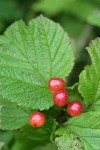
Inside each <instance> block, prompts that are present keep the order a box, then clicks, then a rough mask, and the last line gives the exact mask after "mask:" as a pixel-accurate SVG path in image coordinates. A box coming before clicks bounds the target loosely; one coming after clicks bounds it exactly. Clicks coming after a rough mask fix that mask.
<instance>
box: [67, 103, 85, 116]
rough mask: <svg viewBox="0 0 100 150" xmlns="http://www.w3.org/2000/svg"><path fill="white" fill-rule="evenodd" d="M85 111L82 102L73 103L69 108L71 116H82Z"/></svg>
mask: <svg viewBox="0 0 100 150" xmlns="http://www.w3.org/2000/svg"><path fill="white" fill-rule="evenodd" d="M83 110H84V107H83V105H82V103H81V102H79V101H73V102H71V103H70V104H69V105H68V107H67V112H68V114H69V115H71V116H80V115H81V114H82V112H83Z"/></svg>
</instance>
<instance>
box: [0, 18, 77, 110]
mask: <svg viewBox="0 0 100 150" xmlns="http://www.w3.org/2000/svg"><path fill="white" fill-rule="evenodd" d="M0 45H1V46H2V49H1V52H0V94H1V95H3V96H4V97H5V98H7V99H9V100H11V101H13V102H16V103H17V104H19V105H22V106H25V107H30V108H32V109H40V110H43V109H48V108H49V107H51V106H52V105H53V101H52V94H51V92H50V91H49V89H48V80H49V79H50V78H51V77H54V76H55V77H61V78H63V79H64V78H65V76H68V74H69V73H70V71H71V69H72V67H73V60H74V58H73V51H72V47H71V43H70V40H69V37H68V35H67V34H66V33H65V32H64V31H63V29H62V28H61V27H60V25H59V24H57V23H54V22H52V21H50V20H49V19H47V18H45V17H43V16H40V17H38V18H36V19H34V20H31V21H30V22H29V24H28V26H26V25H25V24H24V22H22V21H19V22H16V23H14V24H12V25H11V26H10V27H9V28H8V29H7V31H6V32H5V33H4V35H3V36H1V37H0Z"/></svg>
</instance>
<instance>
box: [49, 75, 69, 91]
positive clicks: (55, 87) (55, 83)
mask: <svg viewBox="0 0 100 150" xmlns="http://www.w3.org/2000/svg"><path fill="white" fill-rule="evenodd" d="M65 86H66V84H65V81H64V80H63V79H61V78H51V79H50V80H49V83H48V87H49V89H50V91H51V92H53V93H55V92H57V91H60V90H64V89H65Z"/></svg>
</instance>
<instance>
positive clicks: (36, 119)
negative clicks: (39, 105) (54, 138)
mask: <svg viewBox="0 0 100 150" xmlns="http://www.w3.org/2000/svg"><path fill="white" fill-rule="evenodd" d="M45 121H46V118H45V115H44V114H43V113H41V112H34V113H33V114H32V115H31V117H30V124H31V125H32V126H33V127H35V128H39V127H41V126H43V124H44V123H45Z"/></svg>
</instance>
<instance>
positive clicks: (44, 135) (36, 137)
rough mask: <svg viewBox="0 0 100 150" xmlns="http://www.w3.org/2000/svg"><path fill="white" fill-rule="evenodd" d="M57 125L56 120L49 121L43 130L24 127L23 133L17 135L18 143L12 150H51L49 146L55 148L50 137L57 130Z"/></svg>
mask: <svg viewBox="0 0 100 150" xmlns="http://www.w3.org/2000/svg"><path fill="white" fill-rule="evenodd" d="M56 125H57V123H56V121H55V120H53V119H47V121H46V123H45V124H44V125H43V126H42V127H41V128H33V127H32V126H29V125H26V126H24V127H23V128H22V129H21V132H19V133H17V135H16V143H15V144H14V145H13V147H12V148H11V150H34V149H35V150H36V149H38V148H40V150H42V148H44V149H46V148H48V150H49V145H51V146H53V144H49V143H51V142H50V136H51V134H52V131H53V130H55V128H56ZM53 147H54V146H53ZM53 147H52V148H53ZM54 148H55V147H54ZM54 150H55V149H54Z"/></svg>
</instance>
